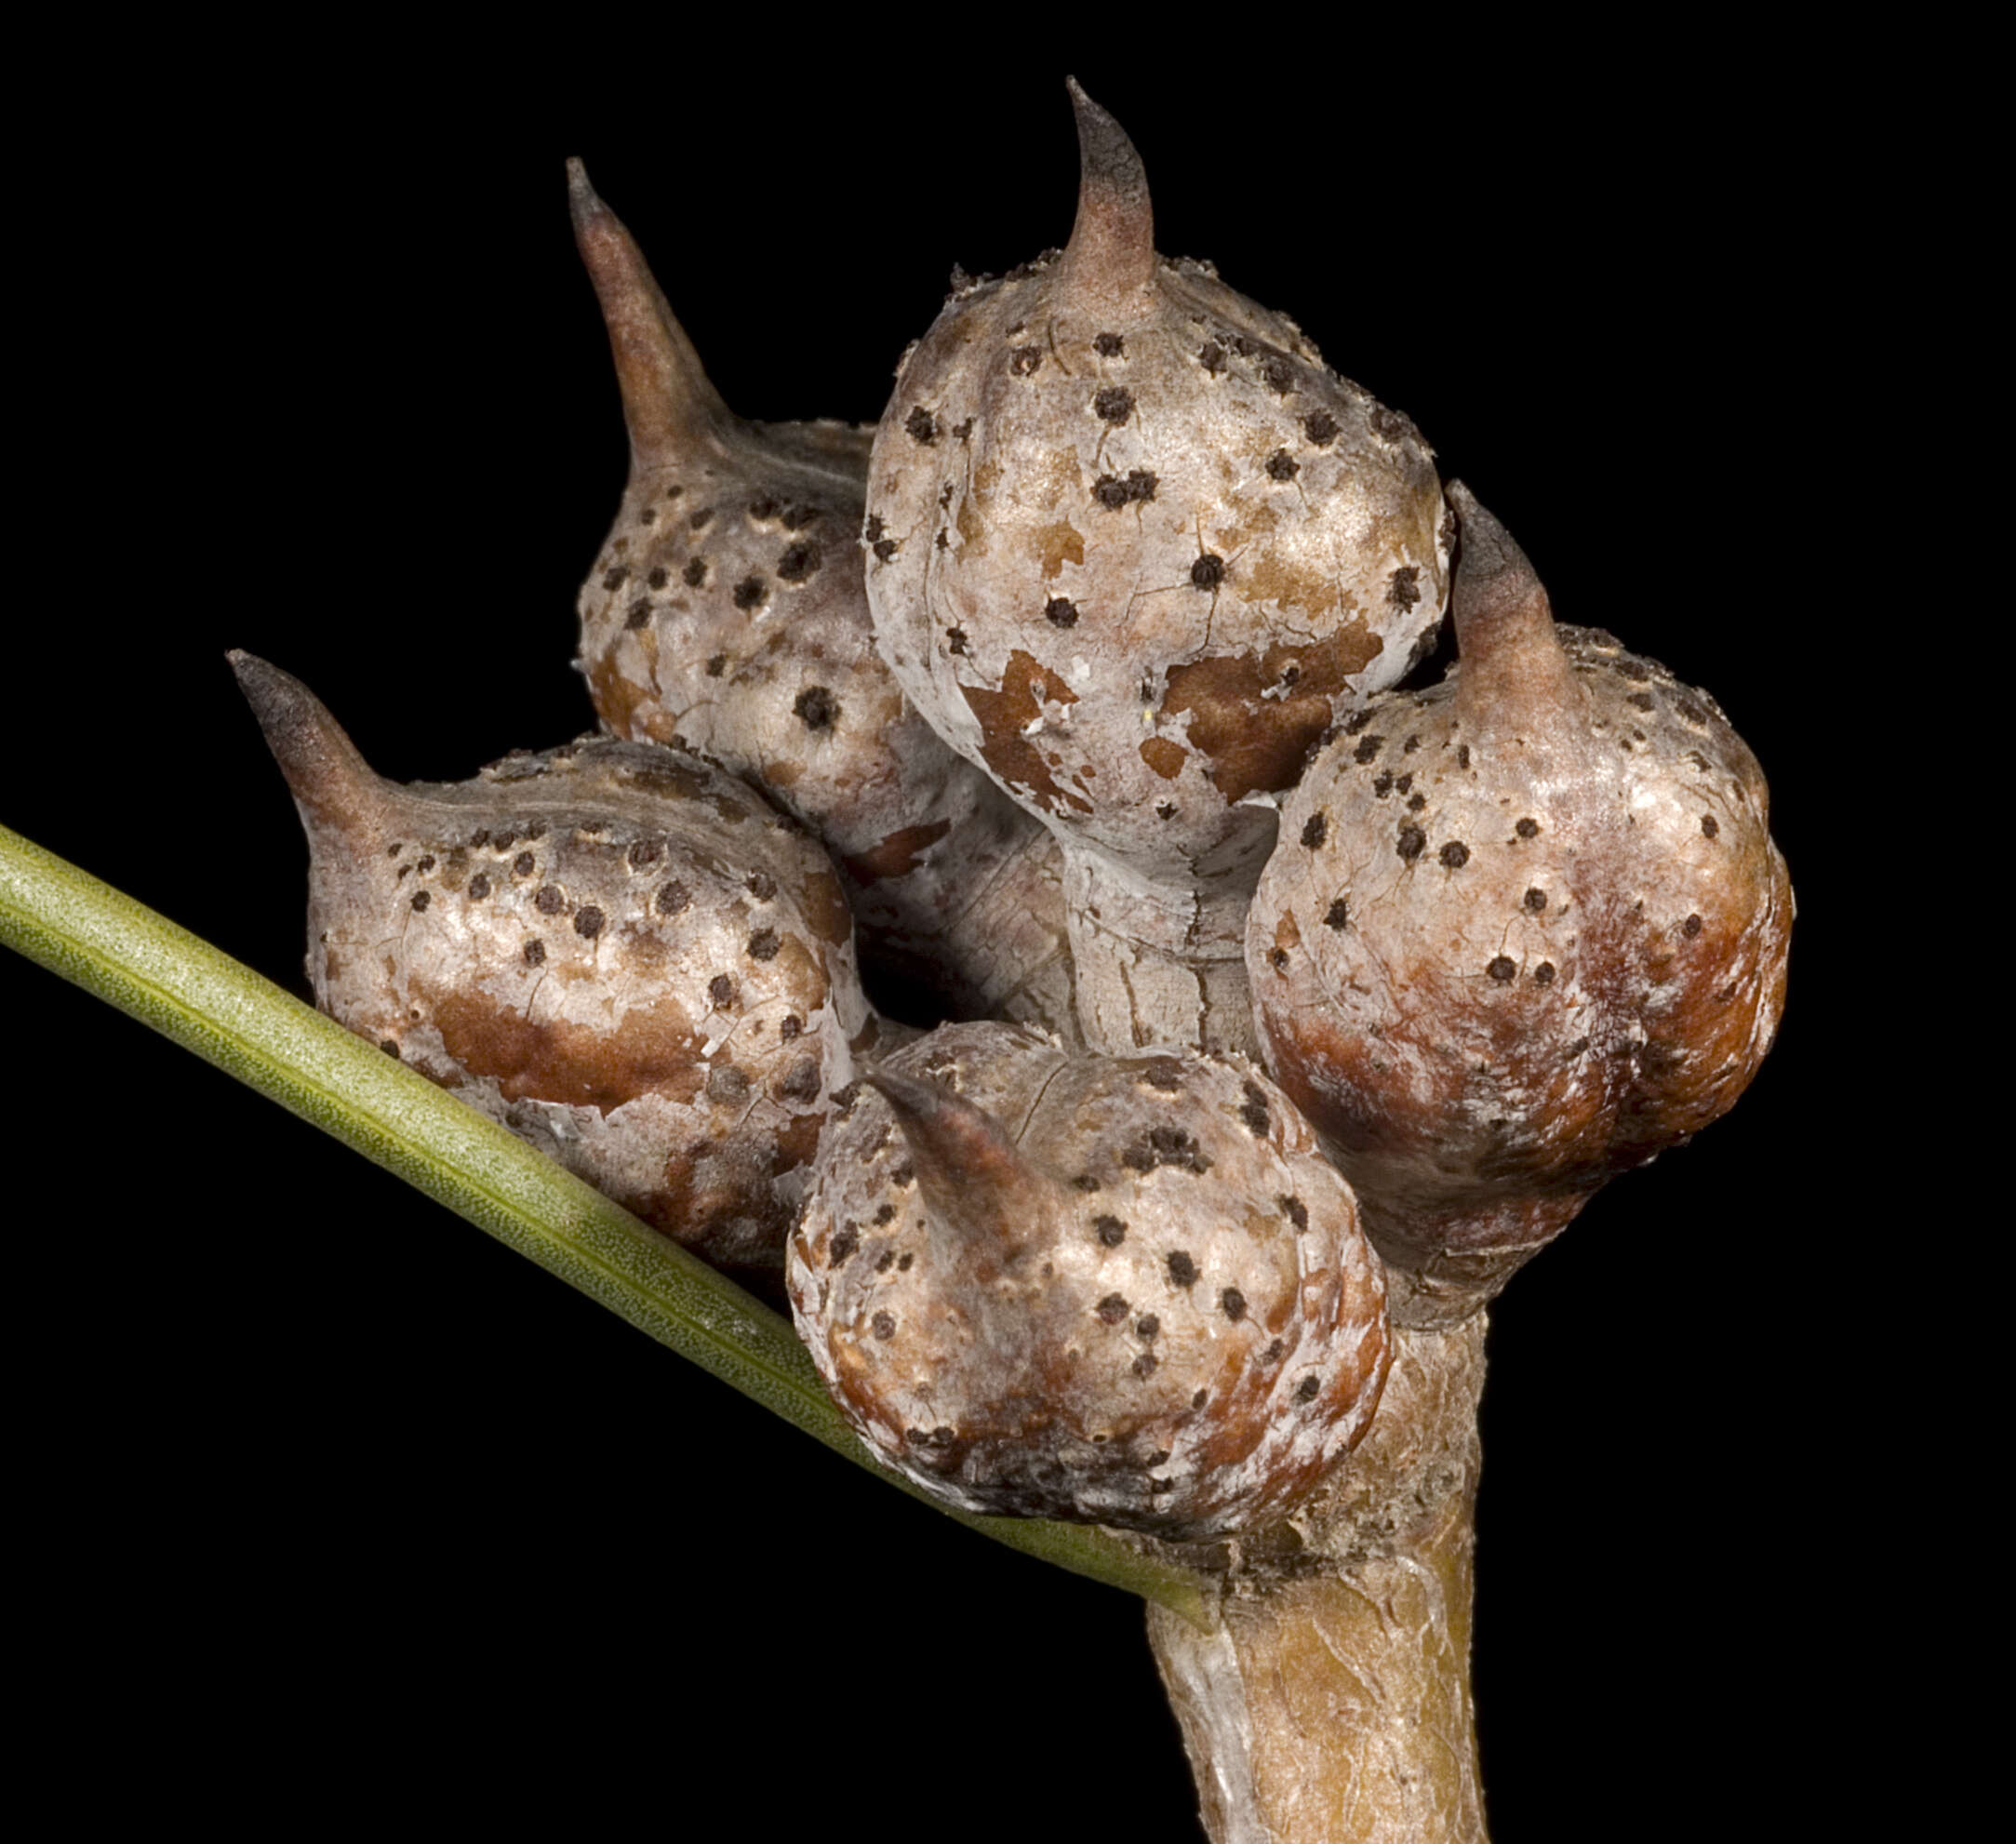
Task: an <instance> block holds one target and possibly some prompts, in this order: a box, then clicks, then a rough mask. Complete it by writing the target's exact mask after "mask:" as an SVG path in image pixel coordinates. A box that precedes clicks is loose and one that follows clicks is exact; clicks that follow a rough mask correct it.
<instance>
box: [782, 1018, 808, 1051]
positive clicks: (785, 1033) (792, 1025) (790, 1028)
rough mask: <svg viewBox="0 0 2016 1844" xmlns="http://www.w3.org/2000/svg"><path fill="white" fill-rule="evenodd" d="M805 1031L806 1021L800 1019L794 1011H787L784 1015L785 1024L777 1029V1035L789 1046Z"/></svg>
mask: <svg viewBox="0 0 2016 1844" xmlns="http://www.w3.org/2000/svg"><path fill="white" fill-rule="evenodd" d="M804 1029H805V1020H804V1019H802V1018H800V1017H799V1016H798V1014H797V1013H796V1012H794V1011H787V1012H786V1013H785V1014H784V1022H782V1023H781V1024H780V1025H779V1026H778V1027H777V1035H778V1036H780V1037H781V1038H782V1039H783V1040H784V1042H785V1043H787V1044H788V1043H791V1042H792V1041H794V1039H795V1038H796V1037H797V1036H799V1035H800V1034H801V1033H802V1032H803V1031H804Z"/></svg>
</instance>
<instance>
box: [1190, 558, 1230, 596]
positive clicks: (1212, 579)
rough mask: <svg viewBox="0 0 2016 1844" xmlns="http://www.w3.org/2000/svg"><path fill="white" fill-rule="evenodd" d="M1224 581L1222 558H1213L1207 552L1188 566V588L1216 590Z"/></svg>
mask: <svg viewBox="0 0 2016 1844" xmlns="http://www.w3.org/2000/svg"><path fill="white" fill-rule="evenodd" d="M1224 580H1225V560H1224V558H1222V557H1215V556H1213V555H1211V554H1210V553H1209V552H1208V551H1207V552H1206V553H1205V554H1204V555H1202V556H1201V557H1199V558H1198V559H1197V560H1196V562H1195V563H1194V564H1192V565H1191V566H1190V586H1191V588H1193V589H1216V588H1217V587H1218V585H1219V584H1220V583H1221V582H1222V581H1224Z"/></svg>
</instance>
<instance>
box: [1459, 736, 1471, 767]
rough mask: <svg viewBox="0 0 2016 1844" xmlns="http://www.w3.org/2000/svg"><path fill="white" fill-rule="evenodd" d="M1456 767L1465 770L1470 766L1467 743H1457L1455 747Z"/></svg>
mask: <svg viewBox="0 0 2016 1844" xmlns="http://www.w3.org/2000/svg"><path fill="white" fill-rule="evenodd" d="M1456 766H1457V767H1458V768H1468V767H1469V766H1470V745H1469V744H1468V743H1467V742H1459V743H1458V744H1457V745H1456Z"/></svg>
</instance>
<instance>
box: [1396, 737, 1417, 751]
mask: <svg viewBox="0 0 2016 1844" xmlns="http://www.w3.org/2000/svg"><path fill="white" fill-rule="evenodd" d="M1420 747H1421V738H1419V737H1418V736H1410V737H1409V738H1408V740H1407V741H1406V742H1403V743H1402V744H1401V745H1400V754H1401V755H1413V753H1414V752H1415V751H1416V750H1417V749H1419V748H1420Z"/></svg>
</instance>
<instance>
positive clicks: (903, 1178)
mask: <svg viewBox="0 0 2016 1844" xmlns="http://www.w3.org/2000/svg"><path fill="white" fill-rule="evenodd" d="M916 1182H917V1169H916V1167H915V1166H914V1165H913V1164H911V1162H910V1161H909V1160H908V1159H905V1160H904V1161H903V1162H902V1164H901V1165H900V1166H898V1167H897V1168H896V1169H895V1170H894V1171H892V1172H891V1173H889V1183H891V1184H893V1185H895V1186H896V1188H897V1189H898V1190H899V1191H901V1190H906V1189H908V1188H909V1187H910V1186H911V1185H913V1184H915V1183H916Z"/></svg>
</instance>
